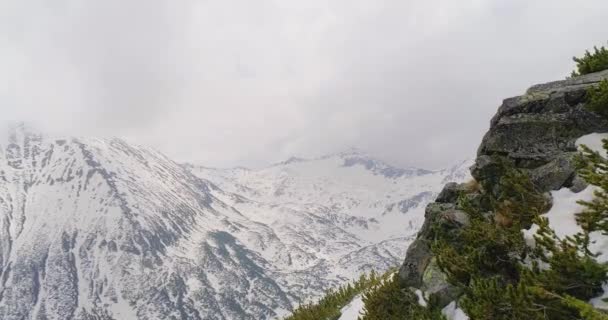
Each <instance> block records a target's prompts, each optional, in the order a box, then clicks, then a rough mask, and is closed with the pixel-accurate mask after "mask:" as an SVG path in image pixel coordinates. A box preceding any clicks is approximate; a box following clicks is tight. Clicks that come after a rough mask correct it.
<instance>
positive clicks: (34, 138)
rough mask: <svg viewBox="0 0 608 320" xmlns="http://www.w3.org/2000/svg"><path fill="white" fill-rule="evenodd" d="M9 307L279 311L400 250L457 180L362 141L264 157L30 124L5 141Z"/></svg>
mask: <svg viewBox="0 0 608 320" xmlns="http://www.w3.org/2000/svg"><path fill="white" fill-rule="evenodd" d="M0 145H1V147H0V318H1V319H6V320H13V319H15V320H17V319H40V320H42V319H62V320H63V319H82V320H85V319H86V320H90V319H100V320H101V319H103V320H109V319H115V320H122V319H127V320H128V319H231V320H232V319H274V318H279V317H281V316H283V315H285V314H287V313H288V312H289V311H290V310H292V309H293V308H294V307H295V306H297V305H298V304H299V303H302V302H306V301H311V300H312V299H315V298H317V297H319V296H320V295H322V293H323V292H324V291H325V290H327V289H329V288H331V287H333V286H335V285H337V284H339V283H342V282H343V281H345V280H349V279H352V278H355V277H357V276H358V275H359V274H361V273H362V272H366V271H369V270H371V269H374V270H377V271H384V270H387V269H389V268H392V267H396V266H398V265H399V264H400V263H401V262H402V258H403V256H405V252H406V250H407V247H408V245H409V243H411V242H412V241H413V239H414V238H415V236H416V233H417V231H418V229H419V228H420V226H421V224H422V223H423V221H424V207H425V206H426V204H427V203H429V202H430V201H432V200H433V199H434V198H435V197H436V195H437V193H438V192H439V191H440V190H441V188H442V186H443V185H444V184H445V183H446V182H450V181H454V182H463V181H464V180H466V179H468V177H469V173H468V167H469V166H470V165H471V162H470V161H460V162H456V163H455V164H454V165H453V166H451V167H449V168H447V169H441V170H424V169H418V168H398V167H395V166H391V165H389V164H387V163H385V162H383V161H380V160H378V159H376V158H374V157H373V156H370V155H368V154H366V153H364V152H361V151H358V150H348V151H346V152H341V153H336V154H331V155H327V156H323V157H319V158H314V159H302V158H291V159H289V160H287V161H285V162H281V163H278V164H275V165H272V166H269V167H266V168H262V169H255V170H254V169H246V168H230V169H218V168H208V167H205V166H203V165H200V164H184V163H179V162H176V161H174V160H172V159H170V158H168V157H167V156H165V155H163V154H162V153H160V152H158V151H156V150H154V149H151V148H147V147H142V146H137V145H133V144H130V143H127V142H125V141H123V140H120V139H96V138H74V137H53V136H46V135H43V134H41V133H38V132H35V131H33V130H31V129H28V128H26V127H24V126H16V127H15V128H13V129H11V131H10V134H9V135H8V138H7V139H6V141H3V142H1V143H0Z"/></svg>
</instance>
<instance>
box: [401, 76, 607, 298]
mask: <svg viewBox="0 0 608 320" xmlns="http://www.w3.org/2000/svg"><path fill="white" fill-rule="evenodd" d="M607 78H608V70H607V71H603V72H598V73H594V74H589V75H585V76H581V77H577V78H574V79H567V80H563V81H555V82H550V83H546V84H539V85H535V86H533V87H531V88H530V89H528V90H527V92H526V93H525V94H524V95H521V96H518V97H513V98H508V99H505V100H504V101H503V103H502V105H501V106H500V107H499V109H498V111H497V113H496V115H495V116H494V117H493V118H492V120H491V123H490V129H489V131H488V132H487V133H486V135H485V136H484V138H483V140H482V142H481V145H480V146H479V149H478V152H477V158H476V161H475V164H474V165H473V166H472V167H471V174H472V176H473V177H474V178H475V180H476V181H477V182H478V183H480V184H481V185H486V186H492V187H494V186H497V185H498V183H497V182H498V181H499V179H500V177H501V175H502V172H501V165H500V163H501V162H503V161H507V162H509V163H511V164H513V165H514V166H515V167H516V168H518V169H522V170H524V171H526V172H527V173H528V174H529V176H530V178H531V180H532V182H533V183H534V185H535V186H536V188H537V189H538V190H540V191H542V192H547V191H551V190H558V189H560V188H563V187H568V188H571V189H572V190H573V191H575V192H576V191H580V190H582V189H584V187H585V183H584V181H582V179H580V178H578V177H577V176H576V172H575V166H574V161H573V160H574V159H573V158H574V155H576V153H577V149H576V146H575V142H576V140H577V139H578V138H580V137H581V136H583V135H586V134H589V133H593V132H608V121H607V120H606V119H605V118H602V117H601V116H599V115H597V114H595V113H593V112H590V111H588V110H587V109H586V108H585V107H584V105H585V99H586V93H587V91H588V89H589V88H590V87H592V86H596V85H597V84H598V83H599V82H600V81H601V80H602V79H607ZM467 187H468V186H466V185H465V184H460V185H458V184H454V183H450V184H448V185H446V187H445V188H444V190H443V191H442V192H441V193H440V195H439V196H438V198H437V199H436V202H434V203H431V204H429V205H428V207H427V210H426V215H425V223H424V226H423V227H422V229H421V231H420V232H419V234H418V237H417V239H416V240H415V241H414V243H412V245H411V246H410V248H409V250H408V251H407V255H406V258H405V261H404V263H403V265H402V266H401V268H400V270H399V277H400V281H401V283H402V285H403V286H404V287H413V288H417V289H421V290H423V291H424V290H425V289H427V290H428V291H427V294H429V293H434V294H435V295H436V297H437V298H438V300H439V302H440V304H442V305H445V304H447V303H449V302H450V301H452V300H454V297H456V296H458V292H457V290H456V288H454V287H452V286H450V285H449V284H448V283H447V281H445V278H442V277H440V276H438V275H437V272H440V271H438V270H437V267H436V266H435V265H434V263H433V261H434V260H435V259H434V258H433V254H432V252H431V249H430V247H431V243H432V238H431V236H432V234H431V232H430V230H431V227H432V226H437V225H440V226H442V228H443V229H441V230H444V231H443V232H456V231H454V230H458V228H460V227H462V226H464V225H466V224H467V220H466V219H465V217H466V214H464V217H463V214H461V211H458V210H456V201H457V199H458V196H459V194H460V193H461V192H460V191H462V190H465V189H466V188H467ZM488 191H489V192H493V193H495V194H496V193H498V192H499V190H488ZM475 193H476V191H474V190H473V191H471V192H470V195H469V196H470V197H473V198H474V197H475ZM446 225H448V226H449V227H448V228H445V226H446ZM429 275H432V276H429ZM442 279H443V280H442ZM442 281H443V282H442Z"/></svg>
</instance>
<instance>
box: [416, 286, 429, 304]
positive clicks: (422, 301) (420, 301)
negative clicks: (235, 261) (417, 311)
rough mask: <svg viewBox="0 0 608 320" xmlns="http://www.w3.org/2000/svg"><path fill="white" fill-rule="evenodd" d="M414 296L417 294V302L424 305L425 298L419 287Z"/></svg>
mask: <svg viewBox="0 0 608 320" xmlns="http://www.w3.org/2000/svg"><path fill="white" fill-rule="evenodd" d="M415 293H416V296H418V304H419V305H421V306H423V307H426V300H425V299H424V294H423V293H422V291H421V290H420V289H418V290H416V292H415Z"/></svg>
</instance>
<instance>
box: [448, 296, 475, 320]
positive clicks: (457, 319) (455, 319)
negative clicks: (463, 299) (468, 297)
mask: <svg viewBox="0 0 608 320" xmlns="http://www.w3.org/2000/svg"><path fill="white" fill-rule="evenodd" d="M441 313H442V314H443V315H445V317H446V318H447V319H448V320H469V317H468V316H467V315H466V314H465V313H464V311H462V309H460V308H458V307H457V306H456V301H452V302H451V303H450V304H448V305H447V306H446V307H445V308H443V310H441Z"/></svg>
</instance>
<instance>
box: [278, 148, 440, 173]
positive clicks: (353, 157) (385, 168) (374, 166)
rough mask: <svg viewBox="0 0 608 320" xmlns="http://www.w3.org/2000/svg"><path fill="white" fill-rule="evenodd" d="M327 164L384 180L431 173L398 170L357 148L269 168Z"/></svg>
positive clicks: (428, 171)
mask: <svg viewBox="0 0 608 320" xmlns="http://www.w3.org/2000/svg"><path fill="white" fill-rule="evenodd" d="M323 161H325V162H327V163H331V164H332V165H335V164H337V165H338V166H341V167H355V166H360V167H362V168H365V169H366V170H368V171H370V172H371V173H373V174H374V175H381V176H384V177H386V178H400V177H404V176H407V177H411V176H420V175H426V174H431V173H433V171H431V170H425V169H420V168H399V167H395V166H392V165H389V164H387V163H386V162H384V161H382V160H379V159H378V158H375V157H373V156H372V155H370V154H369V153H367V152H365V151H363V150H361V149H358V148H349V149H347V150H345V151H342V152H338V153H333V154H328V155H325V156H321V157H318V158H313V159H307V158H302V157H295V156H294V157H290V158H289V159H287V160H285V161H283V162H279V163H276V164H274V165H272V166H271V167H286V166H290V165H294V164H298V163H306V162H323Z"/></svg>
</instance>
